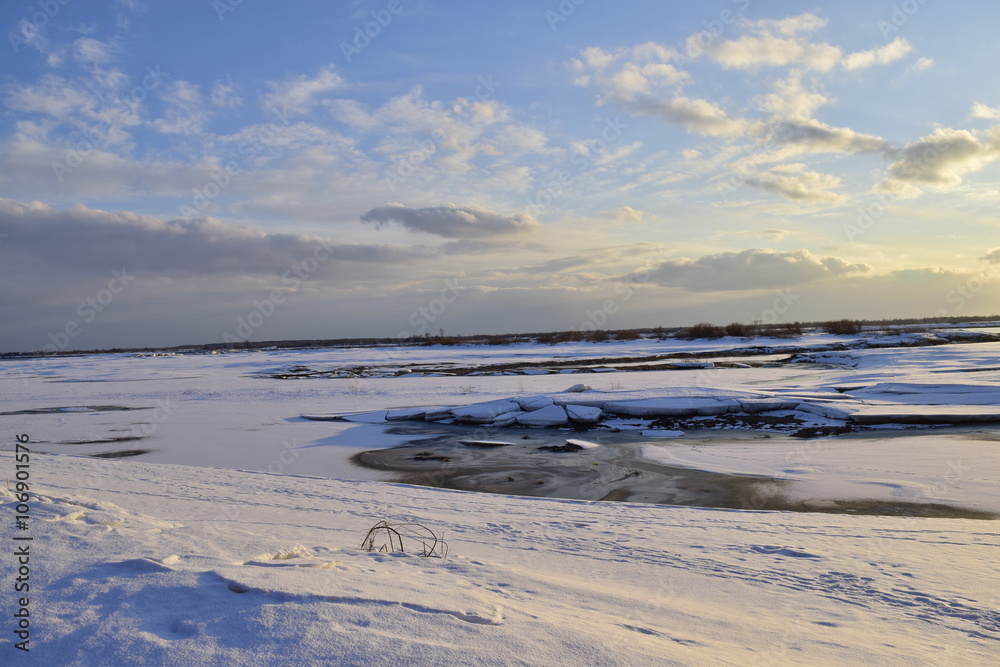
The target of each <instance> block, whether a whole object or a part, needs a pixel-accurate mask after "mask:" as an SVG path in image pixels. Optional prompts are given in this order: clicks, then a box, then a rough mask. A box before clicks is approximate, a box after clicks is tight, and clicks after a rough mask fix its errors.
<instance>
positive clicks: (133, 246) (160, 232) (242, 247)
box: [0, 199, 440, 277]
mask: <svg viewBox="0 0 1000 667" xmlns="http://www.w3.org/2000/svg"><path fill="white" fill-rule="evenodd" d="M0 234H6V235H7V236H6V237H5V238H4V242H5V245H6V248H5V250H7V251H8V252H12V253H16V254H17V255H18V256H19V257H21V258H26V257H32V258H37V259H40V260H43V261H45V262H48V263H51V264H55V265H58V266H59V267H61V268H64V269H75V270H77V271H85V272H90V271H94V272H99V273H105V272H107V271H108V270H110V268H112V267H115V268H120V267H122V266H127V267H128V268H129V269H130V270H134V271H150V272H155V273H171V274H173V273H183V274H193V275H217V274H242V275H268V274H270V275H274V274H277V275H281V274H283V273H284V272H286V271H288V270H289V269H290V268H292V266H293V265H295V264H296V263H298V262H302V261H304V260H306V259H307V258H310V257H312V258H314V259H320V260H321V261H320V264H321V266H320V268H319V269H318V270H317V271H316V276H317V277H320V276H323V275H329V274H331V273H332V271H333V267H334V265H337V264H340V263H343V262H358V263H382V264H399V263H402V262H412V261H414V260H419V259H422V258H426V257H433V256H437V255H439V254H440V252H439V250H437V249H436V248H433V247H429V246H400V245H388V244H367V245H366V244H351V243H337V242H336V241H334V240H332V239H330V238H327V239H321V238H318V237H314V236H307V235H300V234H265V233H263V232H261V231H258V230H254V229H251V228H249V227H241V226H236V225H230V224H226V223H223V222H220V221H218V220H215V219H213V218H199V219H193V220H162V219H160V218H157V217H154V216H146V215H137V214H135V213H131V212H110V211H102V210H97V209H91V208H87V207H86V206H83V205H80V204H77V205H76V206H73V207H72V208H70V209H66V210H60V209H54V208H51V207H49V206H45V205H42V204H39V203H37V202H35V203H32V204H30V205H26V204H22V203H20V202H16V201H13V200H9V199H0ZM328 260H334V261H328Z"/></svg>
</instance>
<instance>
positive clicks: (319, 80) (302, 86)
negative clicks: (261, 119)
mask: <svg viewBox="0 0 1000 667" xmlns="http://www.w3.org/2000/svg"><path fill="white" fill-rule="evenodd" d="M343 83H344V80H343V79H342V78H341V76H340V75H339V74H337V72H336V71H335V69H334V67H333V65H327V66H325V67H324V68H323V69H321V70H320V71H319V73H318V74H316V76H314V77H308V76H306V75H304V74H300V75H298V76H289V77H286V78H285V79H284V80H282V81H270V82H268V86H269V87H270V88H271V92H270V93H268V94H266V95H264V97H263V100H262V101H263V106H264V108H265V109H266V110H268V111H275V110H282V111H283V112H284V113H287V114H305V113H309V111H311V110H312V108H313V107H314V106H315V105H316V104H317V103H318V101H319V100H318V99H317V98H319V97H321V96H322V95H324V94H325V93H330V92H333V91H334V90H337V89H338V88H340V87H341V86H342V85H343Z"/></svg>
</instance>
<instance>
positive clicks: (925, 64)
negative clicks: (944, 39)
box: [913, 58, 934, 72]
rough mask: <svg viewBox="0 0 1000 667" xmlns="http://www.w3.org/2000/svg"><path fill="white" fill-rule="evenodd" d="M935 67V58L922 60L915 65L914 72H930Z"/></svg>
mask: <svg viewBox="0 0 1000 667" xmlns="http://www.w3.org/2000/svg"><path fill="white" fill-rule="evenodd" d="M933 66H934V59H933V58H920V59H919V60H917V62H915V63H913V71H914V72H923V71H925V70H929V69H930V68H931V67H933Z"/></svg>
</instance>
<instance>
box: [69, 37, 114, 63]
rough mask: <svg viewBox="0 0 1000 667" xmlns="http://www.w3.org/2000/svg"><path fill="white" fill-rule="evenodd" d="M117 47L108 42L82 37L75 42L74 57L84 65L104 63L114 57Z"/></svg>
mask: <svg viewBox="0 0 1000 667" xmlns="http://www.w3.org/2000/svg"><path fill="white" fill-rule="evenodd" d="M114 53H115V48H114V47H113V46H112V45H111V44H108V43H107V42H102V41H100V40H97V39H93V38H91V37H81V38H79V39H78V40H76V42H74V43H73V58H74V60H76V61H77V62H79V63H81V64H83V65H102V64H104V63H108V62H111V61H112V60H113V59H114Z"/></svg>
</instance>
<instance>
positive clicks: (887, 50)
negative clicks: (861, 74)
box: [842, 37, 913, 70]
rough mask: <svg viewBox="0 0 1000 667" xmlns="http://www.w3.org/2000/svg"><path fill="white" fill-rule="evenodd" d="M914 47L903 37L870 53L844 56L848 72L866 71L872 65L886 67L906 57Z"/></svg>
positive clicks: (858, 52)
mask: <svg viewBox="0 0 1000 667" xmlns="http://www.w3.org/2000/svg"><path fill="white" fill-rule="evenodd" d="M912 50H913V47H912V46H910V43H909V42H907V41H906V40H905V39H903V38H902V37H897V38H896V39H894V40H892V41H891V42H889V43H888V44H886V45H885V46H881V47H879V48H877V49H871V50H870V51H857V52H855V53H850V54H848V55H846V56H844V62H843V65H842V66H843V68H844V69H846V70H856V69H866V68H868V67H871V66H872V65H876V64H877V65H886V64H888V63H891V62H893V61H895V60H899V59H900V58H902V57H904V56H905V55H906V54H908V53H909V52H910V51H912Z"/></svg>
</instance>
